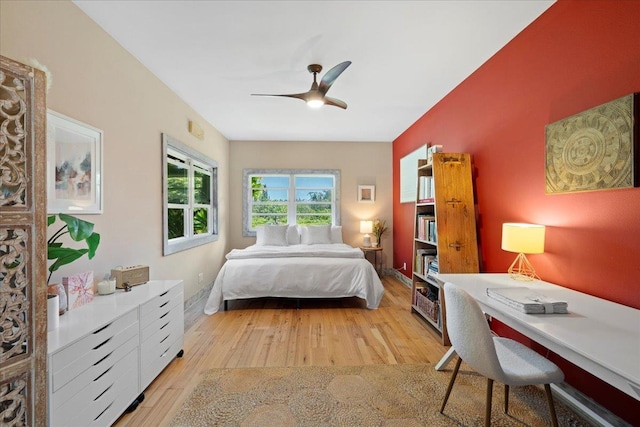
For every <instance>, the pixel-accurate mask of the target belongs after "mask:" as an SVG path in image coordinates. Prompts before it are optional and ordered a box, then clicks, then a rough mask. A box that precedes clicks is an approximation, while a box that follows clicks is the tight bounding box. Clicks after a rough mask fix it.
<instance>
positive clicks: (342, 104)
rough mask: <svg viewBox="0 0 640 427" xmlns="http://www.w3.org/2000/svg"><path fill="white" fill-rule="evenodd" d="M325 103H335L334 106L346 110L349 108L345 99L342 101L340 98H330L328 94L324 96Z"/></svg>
mask: <svg viewBox="0 0 640 427" xmlns="http://www.w3.org/2000/svg"><path fill="white" fill-rule="evenodd" d="M324 105H333V106H334V107H340V108H342V109H344V110H346V109H347V103H346V102H344V101H340V100H339V99H335V98H329V97H328V96H325V97H324Z"/></svg>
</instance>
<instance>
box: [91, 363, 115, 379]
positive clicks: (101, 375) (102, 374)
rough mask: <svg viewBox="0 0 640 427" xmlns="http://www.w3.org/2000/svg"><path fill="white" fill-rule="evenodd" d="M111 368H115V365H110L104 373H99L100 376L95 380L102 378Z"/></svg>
mask: <svg viewBox="0 0 640 427" xmlns="http://www.w3.org/2000/svg"><path fill="white" fill-rule="evenodd" d="M111 368H113V366H109V369H107V370H106V371H104V372H103V373H101V374H100V375H98V377H97V378H96V379H95V380H93V381H94V382H96V381H98V380H99V379H100V378H102V377H103V376H104V375H105V374H106V373H107V372H109V371H110V370H111Z"/></svg>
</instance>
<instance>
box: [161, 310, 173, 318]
mask: <svg viewBox="0 0 640 427" xmlns="http://www.w3.org/2000/svg"><path fill="white" fill-rule="evenodd" d="M169 313H171V312H170V311H167V312H166V313H165V314H163V315H162V316H160V318H161V319H162V318H163V317H165V316H166V315H167V314H169Z"/></svg>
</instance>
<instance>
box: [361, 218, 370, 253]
mask: <svg viewBox="0 0 640 427" xmlns="http://www.w3.org/2000/svg"><path fill="white" fill-rule="evenodd" d="M360 233H362V234H364V240H363V241H362V246H364V247H367V248H368V247H369V246H371V236H370V235H369V233H373V221H360Z"/></svg>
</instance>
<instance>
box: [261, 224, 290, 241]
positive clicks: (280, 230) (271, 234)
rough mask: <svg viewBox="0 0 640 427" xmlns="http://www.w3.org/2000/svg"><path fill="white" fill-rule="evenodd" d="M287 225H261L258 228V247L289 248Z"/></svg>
mask: <svg viewBox="0 0 640 427" xmlns="http://www.w3.org/2000/svg"><path fill="white" fill-rule="evenodd" d="M287 227H288V226H286V225H261V226H260V227H258V228H256V245H258V246H287V245H288V243H287Z"/></svg>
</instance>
